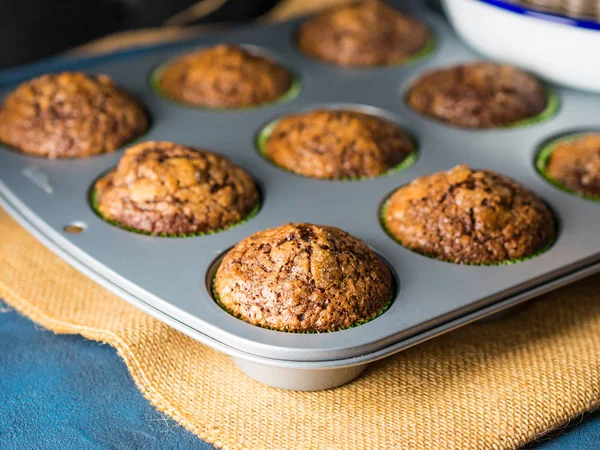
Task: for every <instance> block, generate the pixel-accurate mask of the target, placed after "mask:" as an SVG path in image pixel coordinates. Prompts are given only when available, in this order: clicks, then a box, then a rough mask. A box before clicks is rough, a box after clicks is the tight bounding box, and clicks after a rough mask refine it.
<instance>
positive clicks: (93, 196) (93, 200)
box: [89, 188, 262, 238]
mask: <svg viewBox="0 0 600 450" xmlns="http://www.w3.org/2000/svg"><path fill="white" fill-rule="evenodd" d="M261 200H262V198H260V197H259V199H258V202H257V203H256V204H255V205H254V206H253V207H252V209H251V210H250V212H249V213H248V214H247V215H246V217H244V218H243V219H242V220H240V221H239V222H236V223H233V224H231V225H229V226H228V227H226V228H219V229H217V230H213V231H208V232H200V233H189V234H186V233H178V234H170V233H151V232H149V231H145V230H139V229H137V228H133V227H129V226H127V225H123V224H122V223H120V222H118V221H116V220H114V219H109V218H107V217H104V215H103V214H102V213H101V212H100V209H99V207H98V194H97V192H96V189H94V188H92V189H91V191H90V194H89V201H90V206H91V207H92V210H93V211H94V212H95V213H96V215H97V216H98V217H100V218H101V219H102V220H104V221H105V222H107V223H109V224H111V225H113V226H115V227H117V228H121V229H122V230H125V231H129V232H131V233H136V234H143V235H146V236H156V237H166V238H187V237H196V236H209V235H211V234H215V233H220V232H221V231H226V230H229V229H231V228H235V227H237V226H239V225H242V224H244V223H246V222H247V221H249V220H250V219H252V218H253V217H254V216H256V215H257V214H258V212H259V211H260V208H261V206H262V203H261Z"/></svg>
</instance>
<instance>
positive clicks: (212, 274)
mask: <svg viewBox="0 0 600 450" xmlns="http://www.w3.org/2000/svg"><path fill="white" fill-rule="evenodd" d="M232 248H233V247H229V248H228V249H226V250H224V251H222V252H221V253H220V254H219V255H218V256H217V257H216V258H215V259H214V260H213V262H211V263H210V265H209V267H208V270H207V272H206V277H205V287H206V291H207V293H208V295H209V296H210V298H212V299H213V301H214V302H215V304H216V305H217V306H218V307H219V309H221V310H222V311H224V312H225V313H227V314H228V315H229V316H231V317H233V318H234V319H236V320H237V321H239V322H241V323H242V324H243V325H245V326H250V327H255V328H260V329H263V330H267V331H273V332H276V333H289V334H296V335H299V336H301V335H314V334H327V333H337V332H340V331H349V330H352V329H354V328H357V327H359V326H361V325H366V324H368V323H370V322H375V321H376V320H377V319H378V318H379V317H381V316H382V315H383V314H385V313H386V312H388V311H389V310H390V309H391V308H392V307H393V305H394V303H395V302H396V301H397V300H398V298H399V297H400V295H401V283H400V277H399V276H398V273H397V271H396V269H395V268H394V266H392V265H391V264H390V262H389V261H388V260H387V258H385V257H384V256H383V255H382V254H381V253H380V252H378V251H376V250H375V249H373V248H372V247H369V248H371V250H373V251H374V252H375V254H376V255H377V256H378V257H379V258H381V260H382V261H383V263H384V264H385V265H386V267H387V268H388V270H389V271H390V273H391V275H392V295H391V296H390V298H389V300H388V301H387V302H386V303H385V305H384V306H383V307H382V308H381V309H380V310H379V312H378V313H377V314H376V315H375V316H373V317H371V318H370V319H367V320H362V321H358V322H355V323H353V324H352V325H350V326H349V327H347V328H340V329H336V330H332V331H323V332H320V331H304V332H299V331H287V330H278V329H275V328H270V327H266V326H262V325H253V324H251V323H248V322H246V321H245V320H244V319H242V318H240V317H238V316H236V315H235V314H234V313H233V311H231V310H229V309H227V307H226V306H225V305H223V304H222V303H221V301H220V300H219V295H218V294H217V293H216V292H215V289H214V283H215V279H216V276H217V270H218V269H219V266H220V265H221V262H222V261H223V258H225V256H226V255H227V254H228V253H229V251H230V250H231V249H232Z"/></svg>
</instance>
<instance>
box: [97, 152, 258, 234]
mask: <svg viewBox="0 0 600 450" xmlns="http://www.w3.org/2000/svg"><path fill="white" fill-rule="evenodd" d="M94 189H95V200H96V205H95V206H96V208H97V210H98V212H99V213H100V214H101V215H102V216H103V217H104V218H105V219H108V220H111V221H115V222H117V223H119V224H120V225H122V226H124V227H128V228H132V229H135V230H138V231H142V232H146V233H151V234H166V235H178V234H199V233H209V232H213V231H217V230H220V229H223V228H227V227H229V226H231V225H234V224H236V223H237V222H240V221H241V220H243V219H244V218H246V217H247V216H248V214H249V213H250V212H251V211H252V210H253V209H254V208H255V207H256V205H257V203H258V201H259V194H258V190H257V187H256V185H255V183H254V181H253V179H252V177H250V175H248V174H247V173H246V172H244V171H243V170H242V169H240V168H239V167H236V166H235V165H233V164H232V163H231V162H230V161H229V160H228V159H227V158H225V157H223V156H220V155H217V154H214V153H211V152H208V151H204V150H195V149H193V148H189V147H185V146H183V145H178V144H174V143H172V142H153V141H151V142H144V143H141V144H138V145H135V146H133V147H131V148H129V149H128V150H127V151H126V152H125V154H124V155H123V158H121V160H120V161H119V164H118V166H117V167H116V169H114V170H113V171H111V172H110V173H108V174H107V175H105V176H103V177H102V178H100V179H99V180H98V181H97V182H96V184H95V186H94Z"/></svg>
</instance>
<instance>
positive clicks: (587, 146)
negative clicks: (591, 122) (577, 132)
mask: <svg viewBox="0 0 600 450" xmlns="http://www.w3.org/2000/svg"><path fill="white" fill-rule="evenodd" d="M546 174H547V175H548V176H549V177H550V178H552V179H553V180H555V181H558V182H559V183H561V184H562V185H563V186H565V187H567V188H568V189H571V190H573V191H575V192H577V193H579V194H585V195H593V196H596V197H600V133H589V134H586V135H584V136H580V137H578V138H576V139H573V140H570V139H569V140H566V141H565V142H559V143H557V144H556V147H555V148H554V150H553V151H552V153H551V154H550V157H549V158H548V162H547V164H546Z"/></svg>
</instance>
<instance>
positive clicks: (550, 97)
mask: <svg viewBox="0 0 600 450" xmlns="http://www.w3.org/2000/svg"><path fill="white" fill-rule="evenodd" d="M414 81H415V79H413V80H412V81H411V83H410V84H408V87H407V88H405V92H404V95H403V96H402V97H403V100H404V103H405V105H406V107H407V108H408V109H409V110H410V111H411V112H412V113H413V114H417V115H419V116H421V117H424V118H426V119H429V120H432V121H434V122H437V123H440V124H443V125H446V126H448V127H452V128H456V129H459V130H461V131H466V132H476V131H484V132H485V131H494V130H507V129H512V128H524V127H528V126H530V125H536V124H538V123H542V122H545V121H547V120H550V119H551V118H553V117H554V116H555V115H556V114H557V113H558V111H559V109H560V97H559V96H558V93H557V92H556V91H555V90H554V89H552V88H550V87H549V86H547V85H545V84H544V92H545V94H546V107H545V108H544V109H543V111H542V112H540V113H539V114H537V115H535V116H533V117H527V118H525V119H521V120H518V121H516V122H512V123H509V124H506V125H500V126H497V127H490V128H470V127H461V126H458V125H453V124H451V123H448V122H445V121H443V120H441V119H437V118H435V117H432V116H428V115H426V114H422V113H420V112H419V111H415V110H414V109H413V108H412V107H411V106H410V104H409V103H408V95H409V93H410V89H411V87H412V86H413V83H414Z"/></svg>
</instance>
